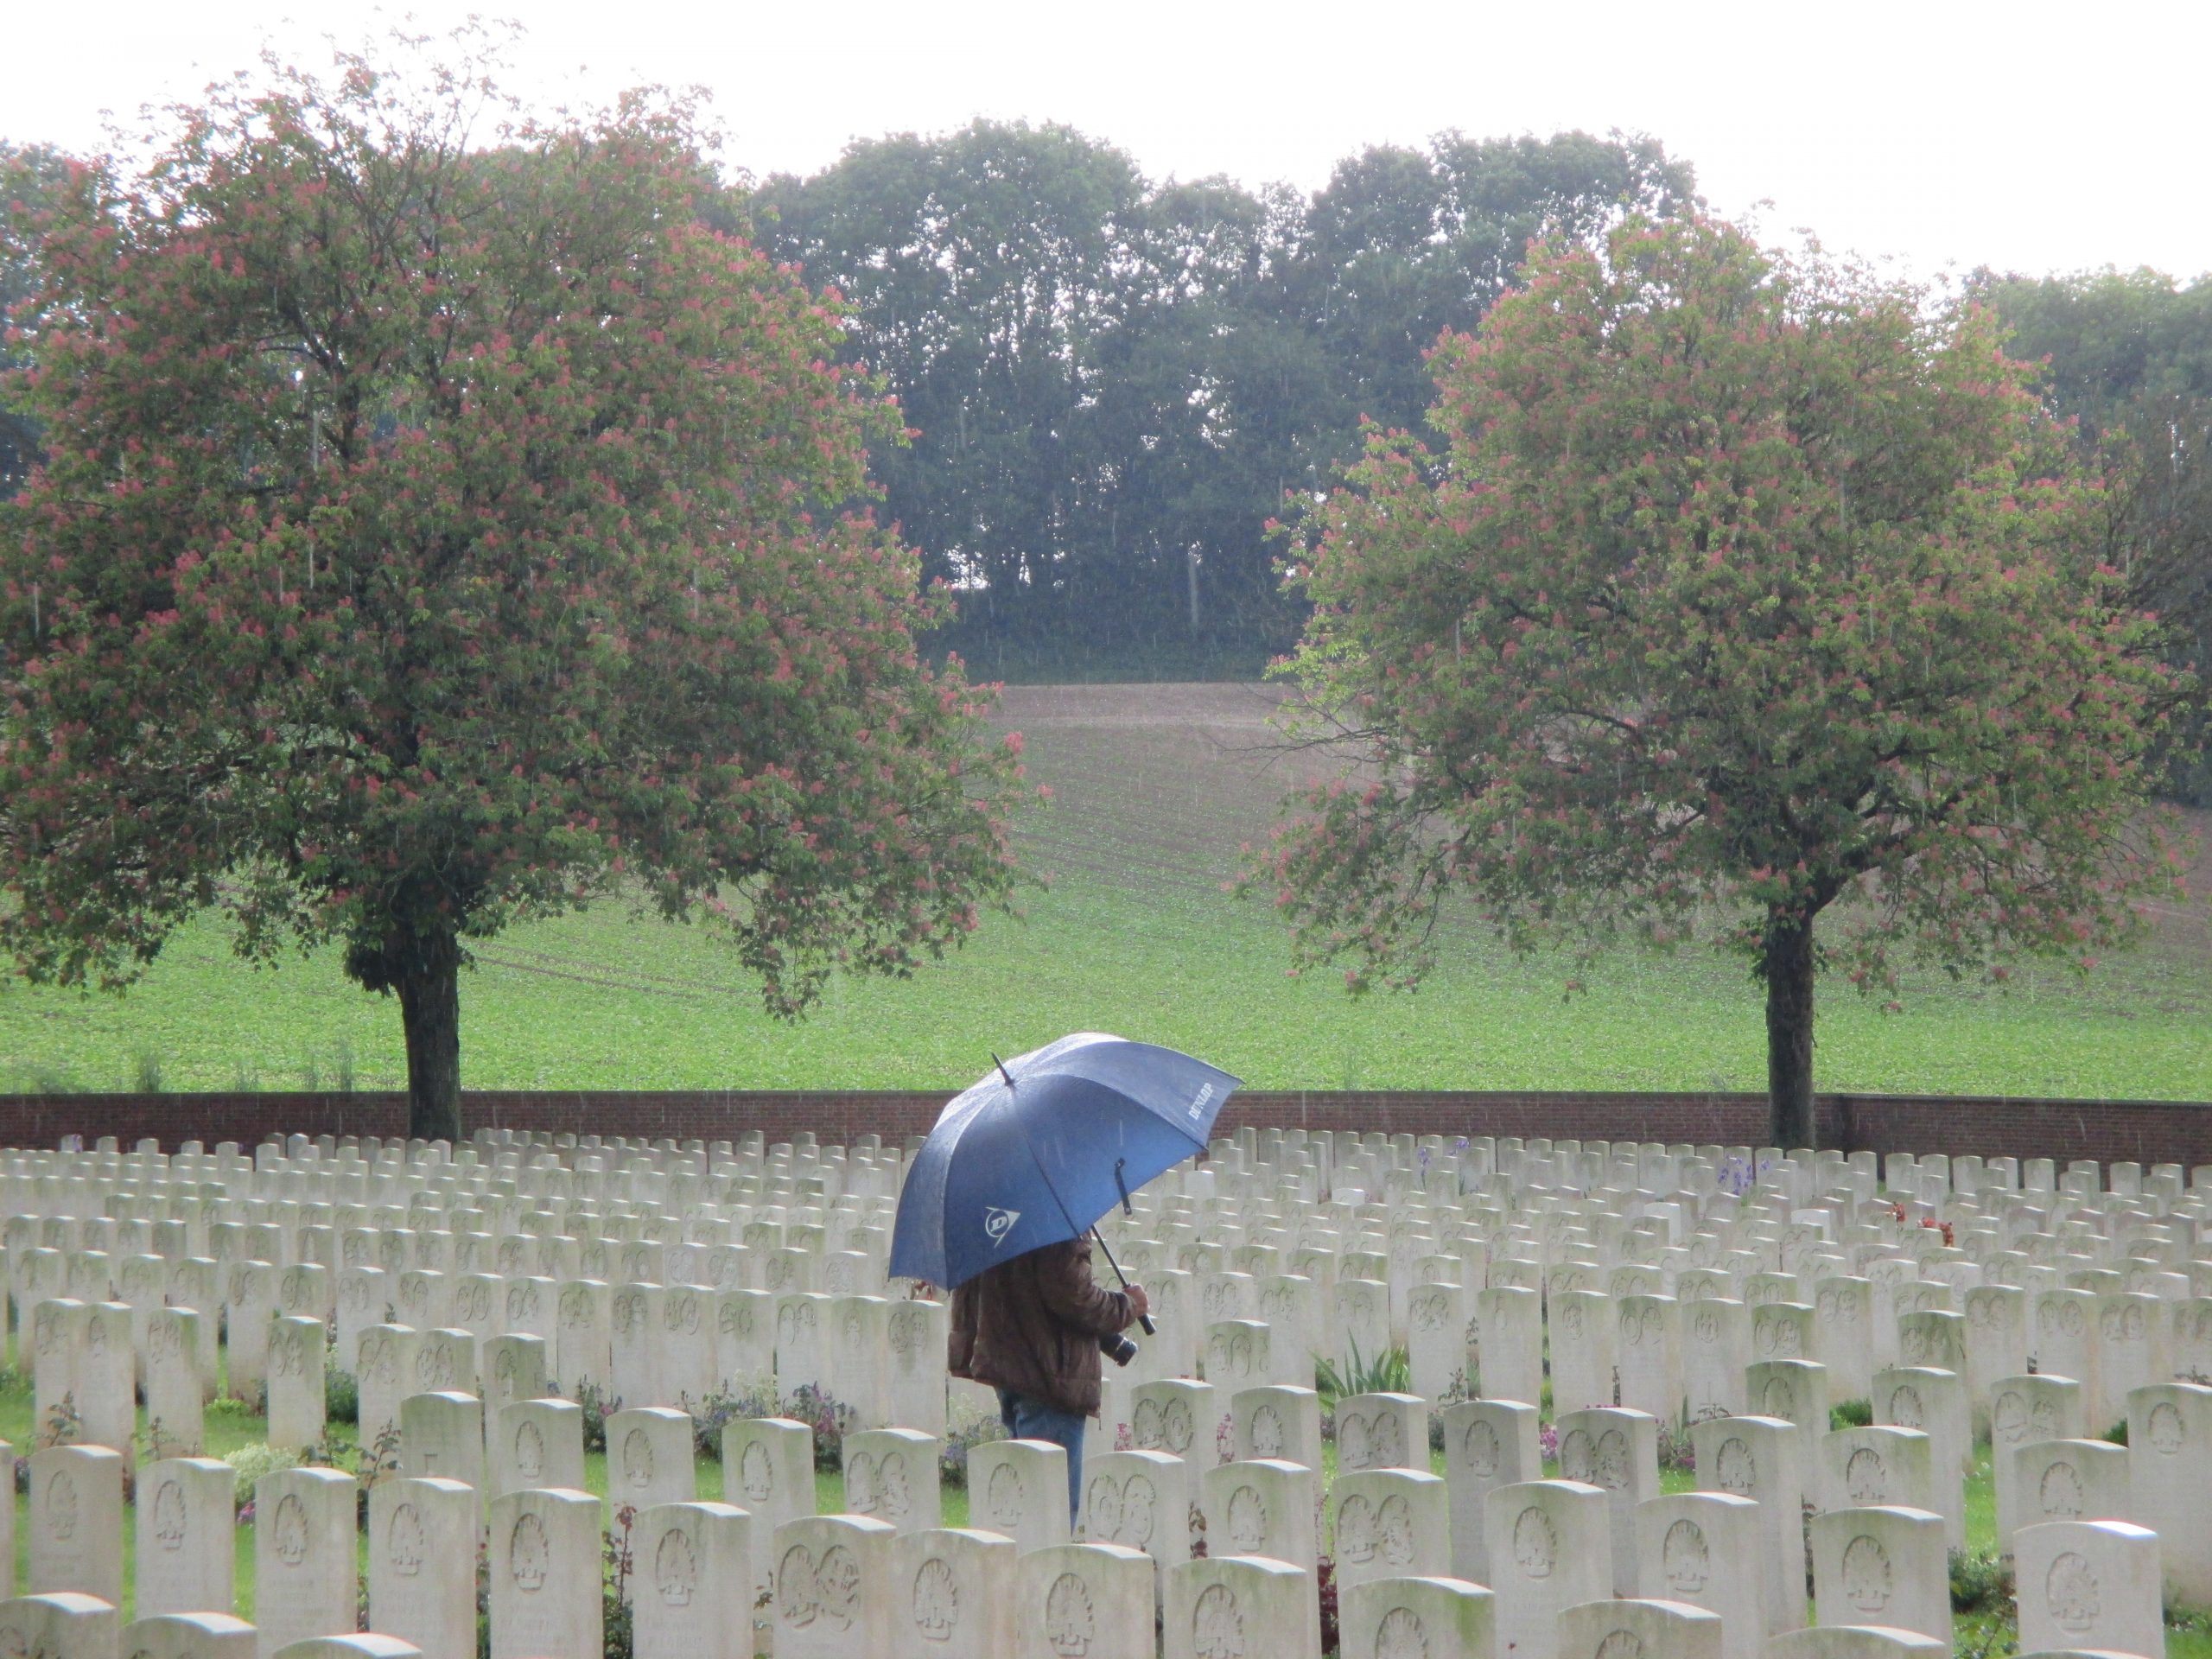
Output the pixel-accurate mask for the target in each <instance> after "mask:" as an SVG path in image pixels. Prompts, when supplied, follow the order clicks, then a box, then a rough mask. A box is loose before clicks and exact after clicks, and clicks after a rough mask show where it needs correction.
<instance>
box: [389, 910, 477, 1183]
mask: <svg viewBox="0 0 2212 1659" xmlns="http://www.w3.org/2000/svg"><path fill="white" fill-rule="evenodd" d="M414 946H415V948H414V949H413V950H410V951H409V952H407V955H408V957H410V958H411V960H410V961H408V962H407V963H406V965H405V966H404V968H403V969H401V971H400V972H399V973H397V975H395V976H393V980H392V989H393V991H394V992H395V993H397V995H398V997H399V1019H400V1024H401V1027H402V1028H403V1029H404V1031H405V1032H406V1034H407V1133H408V1135H410V1137H411V1138H413V1139H416V1140H422V1141H451V1142H453V1143H454V1145H455V1146H458V1145H460V1144H461V941H460V940H458V939H457V938H454V936H453V935H451V934H450V933H448V934H445V935H442V936H441V937H439V938H429V939H418V940H416V941H414Z"/></svg>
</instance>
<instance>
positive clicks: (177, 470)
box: [0, 30, 1020, 1135]
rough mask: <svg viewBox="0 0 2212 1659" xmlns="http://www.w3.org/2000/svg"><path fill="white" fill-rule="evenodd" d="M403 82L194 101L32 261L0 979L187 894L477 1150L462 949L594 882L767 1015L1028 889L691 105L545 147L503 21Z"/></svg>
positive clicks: (428, 1117)
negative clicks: (386, 1017) (329, 959)
mask: <svg viewBox="0 0 2212 1659" xmlns="http://www.w3.org/2000/svg"><path fill="white" fill-rule="evenodd" d="M420 48H421V43H419V42H409V41H402V42H401V43H400V47H399V54H400V58H401V61H400V62H399V63H398V64H397V67H395V66H394V65H393V64H391V63H386V62H381V61H376V60H371V59H370V58H367V57H364V56H359V55H353V54H340V56H339V57H338V59H337V62H336V73H334V76H332V77H331V78H329V79H318V78H316V77H315V76H313V75H310V74H306V73H300V72H298V71H296V70H291V69H287V68H283V67H279V66H277V65H276V64H274V63H273V62H272V63H271V64H270V66H269V73H268V75H267V76H266V78H265V80H264V82H263V83H262V84H259V85H254V84H251V83H249V82H247V81H246V80H244V79H240V80H238V81H236V82H226V83H220V84H219V85H218V86H216V87H215V88H213V89H212V90H211V91H210V92H209V94H208V96H207V101H206V102H205V104H204V105H200V106H199V107H195V108H188V109H181V110H179V111H175V112H174V113H175V129H174V131H173V132H172V134H171V135H170V137H168V140H167V142H166V144H165V147H163V148H162V149H160V150H159V151H158V153H156V155H155V156H153V158H152V159H151V161H150V162H149V163H148V164H147V165H145V166H144V167H143V168H137V169H135V170H134V169H132V168H128V167H126V166H125V165H124V163H122V162H119V161H117V160H115V159H112V158H101V159H99V160H96V161H93V162H87V163H85V164H82V165H81V166H79V167H78V168H76V169H75V170H74V172H73V176H72V177H71V179H70V180H69V181H68V183H67V187H66V188H64V189H63V190H62V191H61V192H60V200H59V202H58V205H57V206H55V207H54V209H53V211H52V212H51V213H48V214H47V215H45V216H44V219H43V221H42V222H41V223H40V224H39V225H37V226H35V231H36V234H37V235H38V238H39V245H38V247H37V248H36V250H35V252H36V256H37V258H38V261H39V264H40V268H41V270H42V271H43V273H44V289H43V291H42V292H41V294H40V295H39V296H36V298H35V300H34V302H33V303H32V304H31V305H30V306H29V308H27V310H26V312H25V314H24V315H22V317H21V318H20V319H19V323H20V339H21V344H22V346H23V347H24V348H25V349H26V350H27V351H28V353H29V363H30V367H29V371H28V372H27V373H26V374H25V375H24V376H23V377H22V391H23V393H24V394H25V396H26V397H27V399H28V402H29V404H30V406H31V407H32V409H33V410H35V412H36V413H37V414H38V415H39V416H41V419H42V421H43V423H44V425H45V430H46V433H47V435H48V456H47V459H46V461H45V464H44V466H43V467H41V469H40V470H38V471H37V472H36V473H35V474H34V475H33V477H32V479H31V480H30V482H29V486H28V487H27V488H26V490H25V491H24V493H22V495H21V496H20V497H19V498H18V499H16V501H15V502H14V503H13V504H12V505H8V506H7V507H6V508H5V509H4V511H5V513H6V524H5V527H4V534H0V630H4V639H5V641H6V648H7V659H6V665H5V677H6V688H5V689H6V695H7V698H8V704H7V711H6V718H7V726H6V734H5V747H4V752H0V813H4V817H3V818H0V884H4V886H5V887H6V888H7V890H8V893H9V894H10V899H11V902H10V905H9V906H7V907H6V913H5V914H4V916H0V944H4V945H5V946H6V947H7V948H9V949H10V950H12V951H13V952H14V953H15V955H16V958H17V959H18V961H19V963H20V964H21V966H22V968H23V969H24V970H26V971H27V972H28V973H29V974H30V975H31V976H34V977H36V978H40V979H45V980H49V981H55V982H62V983H97V984H101V985H107V986H117V985H120V984H123V983H124V982H128V981H129V980H130V979H131V978H132V977H134V976H136V975H137V974H138V973H139V972H140V971H142V970H143V968H144V966H145V964H146V963H149V962H150V961H151V960H152V959H153V957H155V955H156V953H157V952H158V951H159V950H160V949H161V948H162V942H163V940H164V939H165V938H167V937H168V934H169V933H170V931H172V930H173V929H174V928H175V926H176V925H177V924H178V923H179V922H180V921H181V920H182V919H183V918H186V917H187V916H188V915H190V914H192V913H194V912H199V911H201V910H205V909H208V908H211V907H213V908H217V909H220V910H222V911H225V912H227V913H228V914H229V916H230V917H231V918H232V920H233V921H234V923H235V925H236V936H237V943H238V950H240V951H241V952H242V953H243V954H245V956H247V957H252V958H255V959H263V960H265V959H269V958H271V957H275V956H276V955H277V953H278V951H279V950H281V949H282V948H283V946H284V944H286V942H287V941H294V942H297V943H299V944H303V945H313V944H319V943H321V942H324V941H331V942H335V943H338V944H341V945H342V946H343V947H344V950H345V959H346V970H347V971H348V973H349V974H351V975H352V976H353V978H355V979H356V980H358V981H359V982H360V983H361V984H363V985H364V986H365V987H367V988H371V989H373V990H378V991H384V992H390V993H391V994H394V995H397V998H398V1000H399V1003H400V1007H401V1012H402V1016H403V1021H404V1027H405V1032H406V1038H407V1054H408V1066H409V1084H410V1096H411V1104H412V1110H411V1117H412V1123H413V1132H414V1133H416V1134H418V1135H457V1134H458V1133H459V1128H460V1125H459V1117H458V1090H459V1086H460V1046H459V1003H458V993H457V983H458V979H457V976H458V971H459V969H461V967H462V966H463V965H465V963H466V962H467V941H468V940H470V939H473V938H486V937H488V936H490V935H492V934H493V933H495V932H497V931H499V929H500V928H502V927H504V926H505V925H507V924H509V923H511V922H513V921H516V920H518V919H522V918H529V917H533V916H543V915H548V914H553V913H557V912H561V911H563V910H566V909H569V908H572V907H575V906H582V905H583V904H586V903H588V902H590V901H593V900H594V899H604V898H607V897H610V896H613V895H616V894H618V893H619V894H620V895H622V896H625V897H626V898H628V899H631V900H632V901H633V902H635V903H637V904H638V905H639V906H641V907H644V908H647V909H650V910H652V911H654V912H658V913H660V914H661V915H663V916H665V917H668V918H681V919H688V920H697V921H701V922H703V923H705V924H708V925H713V926H715V927H717V928H719V929H721V931H724V932H725V933H726V934H727V935H728V938H729V939H730V941H731V943H732V944H733V946H734V949H735V950H736V951H737V953H738V956H739V957H740V958H741V961H742V962H743V963H745V965H746V966H747V968H748V969H751V970H752V971H753V972H755V973H757V974H758V975H759V976H760V980H761V982H762V984H763V986H764V988H765V993H766V999H767V1001H768V1003H769V1006H770V1007H772V1008H774V1009H776V1010H778V1011H779V1012H785V1013H790V1012H795V1011H796V1010H798V1008H800V1007H803V1006H804V1004H805V1003H806V1002H807V1001H809V1000H810V998H811V997H812V996H813V995H814V994H815V993H816V991H817V988H819V987H820V985H821V984H822V982H823V978H824V976H826V975H827V974H829V972H831V971H832V970H834V969H855V970H864V971H877V972H886V973H892V974H903V973H906V972H908V971H910V970H911V969H912V968H913V966H914V965H915V964H916V963H918V962H919V961H921V960H923V959H925V958H927V957H931V956H933V955H937V954H938V953H941V952H942V951H943V950H945V949H946V948H948V947H949V946H950V945H952V944H956V943H957V942H958V941H959V940H960V939H961V938H963V935H964V934H965V933H966V932H967V931H969V930H970V929H971V928H972V927H973V926H974V925H975V923H976V916H977V912H978V909H979V907H980V906H988V905H994V904H999V903H1002V902H1003V901H1004V899H1005V898H1006V895H1007V893H1008V892H1009V890H1010V887H1011V885H1012V883H1013V880H1014V869H1013V865H1012V860H1011V856H1010V854H1009V851H1008V847H1007V825H1006V819H1005V813H1006V810H1007V807H1008V806H1009V804H1011V803H1012V802H1013V800H1014V798H1016V796H1017V794H1018V788H1019V786H1018V785H1017V784H1016V781H1015V780H1016V779H1017V777H1018V775H1019V771H1020V766H1019V762H1018V761H1017V760H1016V759H1015V756H1014V753H1012V752H1010V751H1009V750H1008V749H1007V748H1006V747H1004V746H1002V745H1001V744H1000V743H998V742H996V741H992V740H990V739H989V737H988V734H987V733H986V731H985V730H984V728H983V725H982V719H983V715H984V714H985V713H986V705H987V702H988V698H987V697H986V696H985V695H984V694H982V693H981V692H979V691H977V690H975V689H973V688H970V687H969V686H968V685H967V684H966V683H963V679H962V677H961V675H960V673H959V671H958V668H957V664H956V665H955V666H954V667H953V668H952V669H951V670H950V671H945V672H935V671H931V670H930V669H929V668H927V667H926V666H925V665H924V664H922V663H921V662H920V661H919V660H918V657H917V654H916V651H915V646H914V642H913V633H914V630H915V629H916V628H917V627H918V626H923V625H925V624H926V623H927V622H929V621H930V620H932V619H933V618H935V617H936V616H938V613H939V605H938V601H937V600H936V599H934V598H932V597H931V596H927V595H924V594H921V593H919V592H918V560H917V557H916V556H915V554H914V553H913V552H912V550H910V549H908V548H906V547H904V546H902V545H901V544H900V543H899V540H898V539H897V537H895V536H894V535H893V534H891V533H890V532H888V531H887V530H885V529H884V528H882V527H880V526H879V525H878V524H875V523H874V521H873V520H872V518H871V517H870V516H869V513H868V508H867V502H868V498H869V496H870V494H871V490H870V486H869V483H868V475H867V457H866V452H865V448H864V445H865V444H866V443H867V442H870V441H876V442H896V441H898V439H899V433H900V431H901V427H900V423H899V420H898V417H897V412H896V410H894V409H893V408H892V407H890V406H889V404H888V403H887V400H885V399H884V398H882V397H880V394H879V393H878V391H876V390H875V389H874V387H873V386H872V385H871V384H870V383H869V382H868V381H867V380H866V379H865V378H861V377H856V376H855V375H853V374H852V373H850V372H841V371H840V370H839V369H838V368H837V367H836V366H834V365H835V361H836V355H837V351H838V346H839V344H840V338H841V336H840V327H841V325H840V321H839V310H838V308H837V305H836V302H835V301H834V298H823V297H821V296H815V295H813V294H810V292H808V291H807V289H805V288H804V285H803V284H802V283H800V282H799V281H798V278H797V277H796V276H795V275H794V274H793V273H791V271H789V270H781V269H778V268H777V267H775V266H774V265H772V264H771V263H770V262H768V261H767V260H766V259H765V258H764V257H762V256H761V255H760V253H759V252H758V251H755V250H754V249H753V248H752V247H751V246H749V245H747V243H746V242H745V241H744V240H743V239H742V238H741V236H740V235H738V234H734V233H732V232H734V230H736V229H740V228H741V223H742V207H741V202H739V201H737V200H735V199H734V197H733V196H732V195H731V194H730V193H728V192H726V191H724V190H723V188H721V186H720V185H719V184H718V182H717V181H715V176H714V174H713V172H712V170H711V168H710V167H709V164H708V160H707V146H706V143H705V141H704V139H703V137H702V133H701V130H700V129H699V127H698V125H697V123H696V119H695V117H694V113H693V111H691V109H690V107H689V105H686V104H685V103H684V102H683V101H682V100H680V99H677V100H671V99H665V98H662V97H658V96H648V95H633V96H630V97H627V98H626V99H624V100H623V101H622V102H621V103H620V105H618V106H617V107H616V108H614V109H613V110H612V111H607V112H605V113H603V114H600V115H595V116H590V117H585V118H566V117H564V118H562V119H560V120H558V121H555V122H550V123H541V122H537V121H533V120H531V119H528V118H524V117H523V116H522V115H521V114H520V113H519V112H518V111H515V110H514V109H512V107H511V106H509V105H506V104H505V103H504V102H503V101H502V100H501V99H499V96H498V94H497V93H496V92H495V91H494V89H493V83H492V79H491V69H492V67H493V56H495V55H496V54H487V52H486V49H485V48H484V47H483V46H482V43H481V38H480V36H479V35H476V34H474V32H472V31H470V30H464V31H462V32H461V35H460V36H459V46H458V48H457V49H456V52H455V54H454V56H453V57H451V58H449V59H448V60H444V61H437V60H430V59H428V58H419V59H418V56H417V54H419V53H420ZM17 217H18V218H20V217H21V216H20V215H18V216H17Z"/></svg>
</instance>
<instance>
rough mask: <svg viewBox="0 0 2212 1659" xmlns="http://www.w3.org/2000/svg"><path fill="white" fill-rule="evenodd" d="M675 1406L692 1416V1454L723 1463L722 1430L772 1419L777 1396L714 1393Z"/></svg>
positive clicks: (764, 1391)
mask: <svg viewBox="0 0 2212 1659" xmlns="http://www.w3.org/2000/svg"><path fill="white" fill-rule="evenodd" d="M677 1405H679V1406H681V1407H682V1408H683V1409H684V1410H685V1411H687V1412H689V1413H690V1414H691V1441H692V1447H693V1449H694V1451H696V1452H697V1454H698V1455H699V1456H700V1457H702V1458H704V1459H707V1460H708V1461H709V1462H711V1463H720V1462H721V1460H722V1430H723V1429H724V1428H726V1427H728V1426H729V1425H730V1424H731V1423H734V1422H737V1421H741V1420H742V1419H744V1418H747V1417H772V1416H774V1415H775V1414H776V1396H775V1391H774V1390H773V1389H740V1390H739V1391H738V1392H736V1393H734V1394H732V1393H729V1392H727V1391H725V1390H722V1389H716V1390H715V1392H714V1393H712V1394H710V1395H708V1396H707V1397H706V1398H705V1399H703V1400H700V1401H697V1402H694V1401H693V1400H691V1399H690V1397H689V1396H688V1395H687V1396H684V1397H683V1398H681V1399H679V1400H677ZM606 1433H607V1430H606V1427H605V1419H604V1418H602V1419H601V1428H600V1435H601V1440H602V1441H603V1440H604V1439H605V1437H606Z"/></svg>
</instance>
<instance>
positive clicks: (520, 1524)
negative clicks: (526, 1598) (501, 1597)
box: [507, 1515, 552, 1595]
mask: <svg viewBox="0 0 2212 1659" xmlns="http://www.w3.org/2000/svg"><path fill="white" fill-rule="evenodd" d="M551 1560H552V1550H551V1548H550V1547H549V1546H548V1544H547V1542H546V1538H545V1523H544V1522H543V1521H540V1520H539V1519H538V1518H537V1516H534V1515H525V1516H522V1517H521V1518H520V1519H519V1520H518V1521H517V1522H515V1529H514V1531H513V1532H512V1534H510V1535H509V1536H508V1540H507V1572H508V1573H509V1574H510V1575H512V1578H513V1579H514V1581H515V1588H516V1589H518V1590H520V1591H522V1592H524V1594H526V1595H536V1594H537V1592H539V1591H540V1590H543V1588H544V1587H545V1574H546V1572H547V1570H548V1568H549V1567H550V1565H551Z"/></svg>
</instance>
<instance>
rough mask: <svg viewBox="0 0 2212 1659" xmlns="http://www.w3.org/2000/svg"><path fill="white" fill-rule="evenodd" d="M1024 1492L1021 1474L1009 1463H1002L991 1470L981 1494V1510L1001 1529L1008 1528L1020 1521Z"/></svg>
mask: <svg viewBox="0 0 2212 1659" xmlns="http://www.w3.org/2000/svg"><path fill="white" fill-rule="evenodd" d="M1024 1496H1025V1495H1024V1493H1023V1491H1022V1489H1021V1475H1020V1471H1017V1470H1016V1469H1015V1468H1014V1465H1012V1464H1010V1463H1002V1464H1001V1465H999V1466H998V1467H997V1468H995V1469H994V1470H992V1471H991V1479H990V1484H989V1485H988V1487H987V1488H986V1489H985V1491H984V1495H983V1512H984V1514H986V1515H988V1516H990V1518H991V1520H992V1522H994V1523H995V1524H996V1525H997V1526H998V1527H1000V1528H1001V1529H1007V1530H1010V1529H1013V1528H1014V1527H1015V1526H1016V1525H1018V1524H1019V1523H1020V1520H1021V1514H1022V1507H1023V1500H1024Z"/></svg>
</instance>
